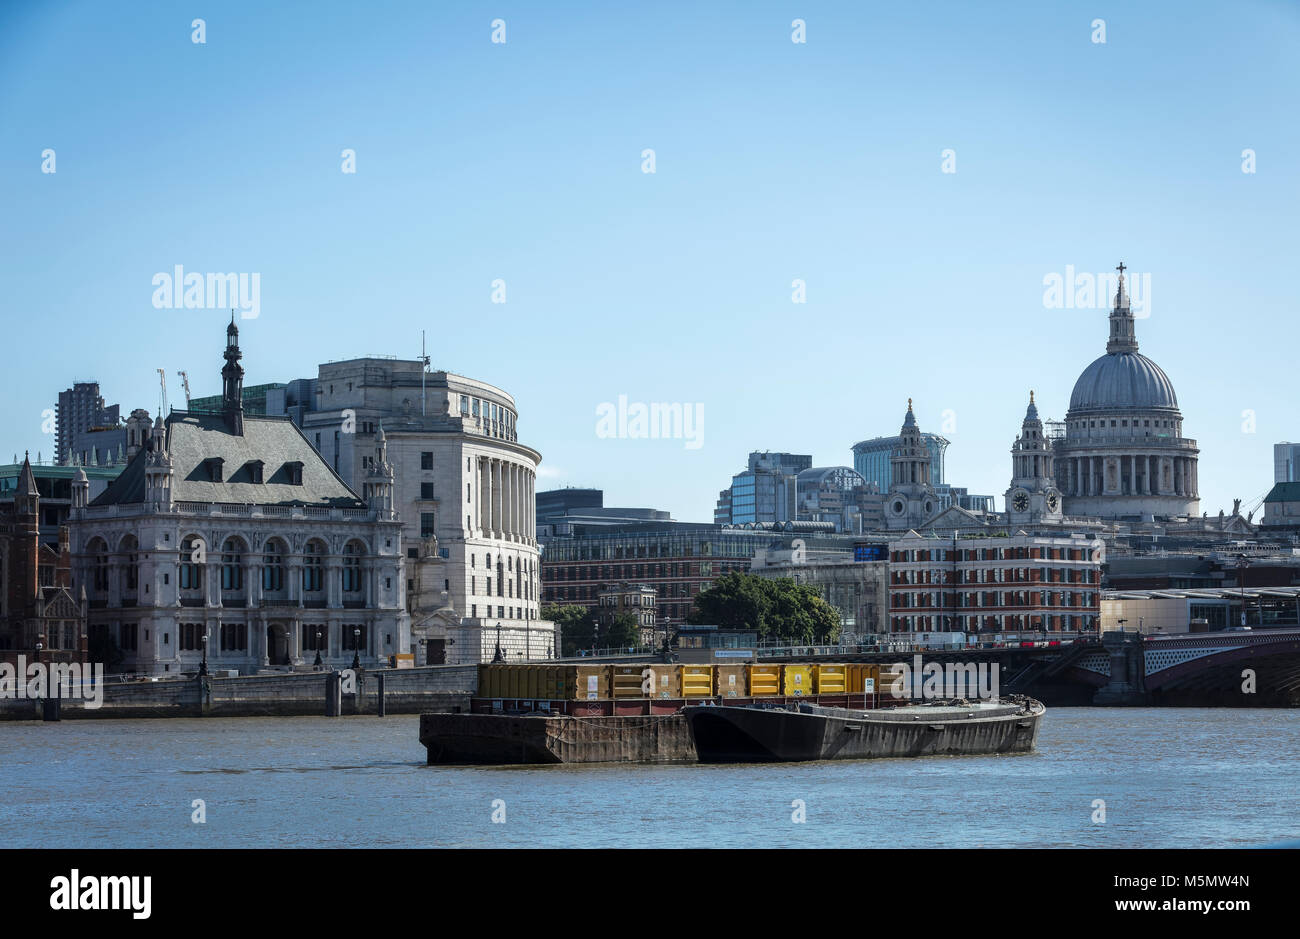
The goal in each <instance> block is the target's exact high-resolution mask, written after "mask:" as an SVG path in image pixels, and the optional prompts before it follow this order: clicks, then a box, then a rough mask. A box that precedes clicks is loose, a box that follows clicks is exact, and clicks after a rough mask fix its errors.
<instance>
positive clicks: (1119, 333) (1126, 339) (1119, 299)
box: [1106, 261, 1138, 355]
mask: <svg viewBox="0 0 1300 939" xmlns="http://www.w3.org/2000/svg"><path fill="white" fill-rule="evenodd" d="M1115 270H1117V271H1119V285H1118V286H1117V287H1116V288H1115V306H1114V308H1113V309H1112V310H1111V311H1110V341H1109V342H1107V343H1106V352H1107V353H1109V354H1110V355H1115V354H1117V353H1127V352H1136V351H1137V350H1138V344H1137V335H1136V334H1135V333H1134V331H1133V313H1132V310H1130V308H1129V302H1128V291H1126V290H1125V289H1124V271H1125V270H1127V267H1126V265H1125V264H1124V262H1123V261H1120V262H1119V266H1118V267H1116V268H1115Z"/></svg>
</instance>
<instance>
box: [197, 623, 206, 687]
mask: <svg viewBox="0 0 1300 939" xmlns="http://www.w3.org/2000/svg"><path fill="white" fill-rule="evenodd" d="M207 674H208V632H207V629H206V628H205V629H204V630H203V658H202V659H201V660H200V661H199V677H200V678H202V677H204V676H205V675H207Z"/></svg>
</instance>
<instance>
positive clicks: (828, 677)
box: [813, 665, 849, 694]
mask: <svg viewBox="0 0 1300 939" xmlns="http://www.w3.org/2000/svg"><path fill="white" fill-rule="evenodd" d="M813 677H814V679H815V680H816V688H815V690H816V692H817V693H818V694H844V693H845V692H846V691H848V687H849V685H848V681H849V675H848V666H847V665H815V666H813Z"/></svg>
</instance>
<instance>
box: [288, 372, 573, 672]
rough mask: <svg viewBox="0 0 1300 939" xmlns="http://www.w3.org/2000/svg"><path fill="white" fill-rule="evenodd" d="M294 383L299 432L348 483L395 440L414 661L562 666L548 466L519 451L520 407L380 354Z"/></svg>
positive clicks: (475, 385)
mask: <svg viewBox="0 0 1300 939" xmlns="http://www.w3.org/2000/svg"><path fill="white" fill-rule="evenodd" d="M294 385H295V386H297V387H298V388H299V389H300V395H301V397H302V398H305V399H307V400H300V401H299V402H298V405H297V406H298V408H299V410H298V411H297V414H298V415H299V419H300V420H301V424H302V429H303V433H304V434H305V435H306V437H307V439H308V440H310V441H311V442H312V443H313V445H314V446H315V447H316V448H317V450H318V451H319V452H320V454H321V456H322V457H323V458H324V459H325V460H326V461H327V462H329V463H330V464H331V465H332V466H333V467H334V469H335V470H336V471H337V472H338V474H339V476H341V477H342V478H343V479H344V480H345V481H349V482H353V484H354V485H355V481H356V480H359V479H361V478H362V477H364V475H365V474H366V473H367V472H369V469H370V462H371V460H372V457H371V453H372V451H373V449H374V442H375V440H376V439H380V438H382V439H383V440H385V441H386V444H387V452H388V459H389V460H390V462H391V463H392V465H393V470H394V477H395V489H394V505H395V508H396V511H397V513H398V516H399V517H400V518H401V520H402V539H401V543H402V550H403V554H404V555H405V559H406V565H407V570H406V578H407V583H406V602H407V609H408V611H409V613H410V616H411V635H412V651H413V652H414V653H415V656H416V663H417V664H423V663H424V662H426V661H427V662H447V663H459V664H467V663H474V662H482V661H491V660H492V659H493V658H494V657H496V655H497V650H498V648H499V649H500V650H501V655H502V656H503V657H505V658H506V659H507V660H512V659H514V660H517V659H523V658H547V657H550V656H552V655H554V654H555V652H556V649H557V645H558V644H557V643H556V640H555V627H554V624H553V623H551V622H549V621H546V620H542V619H540V610H541V593H540V587H539V585H540V579H541V572H540V566H539V562H540V556H539V551H538V545H537V540H536V506H535V491H536V480H537V467H538V464H539V463H540V462H541V454H539V453H538V452H537V451H536V450H534V449H532V448H531V447H528V446H525V445H524V444H522V443H520V442H519V440H518V436H517V433H516V423H517V420H518V409H517V407H516V405H515V401H514V399H513V398H512V397H511V396H510V395H509V394H507V393H506V392H505V391H503V390H501V389H500V388H497V387H494V386H493V385H489V384H487V383H486V382H481V381H477V380H475V379H472V378H466V377H464V376H461V375H455V374H452V373H450V372H445V371H430V370H428V369H427V367H426V366H425V364H424V362H423V361H421V360H419V359H414V360H401V359H394V358H382V357H373V356H372V357H367V358H360V359H349V360H346V361H341V362H330V363H326V364H324V365H321V366H320V367H319V371H318V375H317V377H316V378H315V379H310V380H306V381H299V382H295V383H294ZM284 406H285V409H286V410H291V404H290V402H286V403H285V405H284Z"/></svg>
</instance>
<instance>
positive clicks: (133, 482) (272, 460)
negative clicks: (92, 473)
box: [71, 321, 409, 675]
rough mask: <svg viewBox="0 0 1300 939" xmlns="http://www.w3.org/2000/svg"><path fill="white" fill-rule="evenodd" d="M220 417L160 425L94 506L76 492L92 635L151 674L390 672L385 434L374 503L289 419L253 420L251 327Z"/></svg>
mask: <svg viewBox="0 0 1300 939" xmlns="http://www.w3.org/2000/svg"><path fill="white" fill-rule="evenodd" d="M226 334H227V340H226V349H225V361H226V364H225V367H224V368H223V369H222V379H223V384H222V386H223V392H222V402H221V409H220V410H219V411H173V412H172V413H171V414H170V415H169V416H168V417H167V419H166V421H164V420H163V418H162V417H161V416H160V417H159V418H158V419H157V420H156V421H155V423H154V426H153V428H152V429H151V431H150V433H149V435H148V437H147V438H146V439H145V440H144V441H143V449H141V450H140V451H139V452H138V453H136V455H135V456H134V457H133V458H132V459H131V462H130V463H129V464H128V465H127V467H126V468H125V469H124V470H123V471H122V473H121V475H120V476H119V477H118V478H117V479H116V480H115V481H114V482H113V483H112V485H110V486H109V487H108V489H107V490H105V491H104V492H103V493H102V494H101V495H100V496H99V497H97V498H96V499H95V500H94V501H93V502H89V504H88V491H89V486H88V484H87V483H86V481H85V478H84V476H82V477H81V478H80V479H78V480H77V481H76V482H75V483H74V491H73V509H72V526H71V527H72V535H71V540H72V551H73V559H74V560H73V568H74V580H75V582H76V583H78V584H81V585H83V586H84V588H85V590H86V592H87V595H88V598H89V606H90V611H89V619H90V630H91V636H92V640H94V639H102V640H104V641H107V640H112V641H113V642H115V643H116V644H117V646H118V648H119V649H120V650H121V651H122V653H123V655H124V657H125V661H124V665H123V668H124V669H125V670H126V671H133V672H136V673H138V674H142V675H160V674H164V673H173V674H174V673H180V672H189V671H195V670H197V669H198V667H199V664H200V662H201V661H202V659H203V656H204V646H205V641H206V657H207V662H208V665H209V667H211V668H223V669H237V670H238V671H240V672H242V673H251V672H256V671H257V670H258V669H259V668H263V667H267V666H298V667H303V668H311V667H312V666H313V665H314V664H315V662H316V660H317V656H318V655H319V659H320V661H321V662H322V663H323V664H324V665H326V666H333V667H343V666H346V665H348V664H350V663H351V662H352V660H353V656H354V655H356V656H357V657H358V658H359V659H360V661H361V663H362V664H363V665H376V664H384V663H387V662H388V660H389V656H391V655H395V654H398V653H405V652H407V651H408V649H409V621H408V619H407V617H406V614H405V611H404V609H403V601H404V596H403V594H404V589H405V571H404V559H403V556H402V551H401V534H402V526H401V523H400V522H399V521H398V520H397V516H396V513H395V511H394V508H393V468H392V465H391V464H390V463H389V461H388V457H387V453H386V444H385V440H384V438H383V435H382V434H379V435H377V436H376V438H375V439H374V446H373V451H372V453H371V454H370V455H369V459H368V461H367V473H366V475H365V479H364V491H365V498H364V499H363V498H362V497H361V496H359V495H358V494H357V492H356V491H355V490H353V489H352V488H350V487H349V486H348V485H347V484H346V483H344V482H343V480H341V479H340V478H339V477H338V475H337V474H335V473H334V471H333V470H332V469H330V467H329V466H328V464H326V463H325V461H324V460H322V459H321V457H320V455H319V454H318V453H317V452H316V450H315V449H314V448H313V447H312V445H311V444H310V443H309V442H308V440H307V439H306V438H305V437H304V436H303V435H302V432H301V431H300V430H299V429H298V428H297V427H296V426H295V425H294V424H293V423H292V422H291V421H290V420H289V419H288V418H284V417H266V416H257V415H252V414H245V413H244V410H243V401H242V385H243V375H244V370H243V368H242V367H241V366H240V364H239V360H240V357H241V354H240V350H239V331H238V329H237V328H236V326H235V324H234V322H233V321H232V322H231V324H230V326H229V328H228V329H227V331H226Z"/></svg>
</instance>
